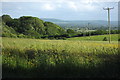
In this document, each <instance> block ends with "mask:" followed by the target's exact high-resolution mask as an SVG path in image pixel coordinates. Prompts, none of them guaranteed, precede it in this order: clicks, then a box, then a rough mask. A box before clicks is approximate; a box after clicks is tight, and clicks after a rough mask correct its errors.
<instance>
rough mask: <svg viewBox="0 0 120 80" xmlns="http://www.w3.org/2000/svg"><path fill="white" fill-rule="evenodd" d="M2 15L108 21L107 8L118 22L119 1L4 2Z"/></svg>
mask: <svg viewBox="0 0 120 80" xmlns="http://www.w3.org/2000/svg"><path fill="white" fill-rule="evenodd" d="M0 4H2V6H1V8H2V11H1V12H2V13H0V15H3V14H8V15H10V16H11V17H12V18H19V17H21V16H33V17H39V18H55V19H61V20H107V10H103V7H104V8H107V7H114V9H111V10H110V14H111V15H110V16H111V21H117V20H118V0H106V2H105V0H2V2H1V3H0Z"/></svg>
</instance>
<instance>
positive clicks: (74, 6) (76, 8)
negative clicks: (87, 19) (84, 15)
mask: <svg viewBox="0 0 120 80" xmlns="http://www.w3.org/2000/svg"><path fill="white" fill-rule="evenodd" d="M67 4H68V7H69V8H71V9H74V10H75V11H77V10H78V6H77V5H76V3H75V2H72V1H70V2H68V3H67Z"/></svg>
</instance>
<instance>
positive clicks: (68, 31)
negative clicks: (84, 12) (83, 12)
mask: <svg viewBox="0 0 120 80" xmlns="http://www.w3.org/2000/svg"><path fill="white" fill-rule="evenodd" d="M67 33H69V34H71V33H75V31H74V30H72V29H67Z"/></svg>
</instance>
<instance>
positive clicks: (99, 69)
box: [2, 38, 120, 78]
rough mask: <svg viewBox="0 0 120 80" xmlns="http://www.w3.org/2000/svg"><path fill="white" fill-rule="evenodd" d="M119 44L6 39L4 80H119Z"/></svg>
mask: <svg viewBox="0 0 120 80" xmlns="http://www.w3.org/2000/svg"><path fill="white" fill-rule="evenodd" d="M118 50H119V48H118V42H117V41H113V42H112V43H111V44H109V43H108V41H100V42H99V41H79V40H76V41H73V40H39V39H19V38H2V56H3V57H2V65H3V71H4V72H3V78H6V77H7V78H11V77H12V78H14V77H16V78H18V77H20V78H21V77H22V78H23V77H24V78H42V77H48V78H51V77H52V78H56V77H57V78H59V77H65V78H74V77H75V78H76V77H78V78H118V77H119V74H120V72H119V67H120V59H119V57H120V53H119V52H118Z"/></svg>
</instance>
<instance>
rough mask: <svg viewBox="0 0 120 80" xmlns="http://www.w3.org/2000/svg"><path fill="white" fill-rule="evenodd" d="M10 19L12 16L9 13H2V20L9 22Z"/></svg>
mask: <svg viewBox="0 0 120 80" xmlns="http://www.w3.org/2000/svg"><path fill="white" fill-rule="evenodd" d="M11 20H12V18H11V17H10V16H9V15H3V16H2V21H3V22H5V23H6V22H9V21H11Z"/></svg>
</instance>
